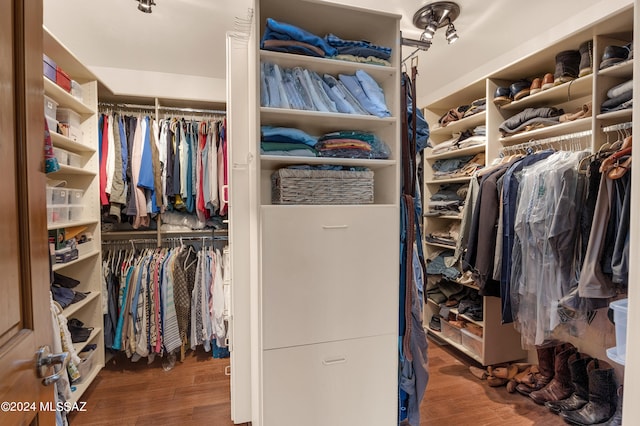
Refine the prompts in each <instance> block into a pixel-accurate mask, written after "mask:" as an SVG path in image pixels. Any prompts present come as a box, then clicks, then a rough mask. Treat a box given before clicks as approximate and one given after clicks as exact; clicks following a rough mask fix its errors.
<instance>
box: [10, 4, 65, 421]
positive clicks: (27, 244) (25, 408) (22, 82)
mask: <svg viewBox="0 0 640 426" xmlns="http://www.w3.org/2000/svg"><path fill="white" fill-rule="evenodd" d="M0 33H1V35H0V235H1V236H2V242H1V243H0V403H2V404H1V406H0V424H2V425H13V424H31V423H33V424H44V425H49V424H54V423H55V417H54V416H55V413H54V412H53V411H51V410H50V409H49V410H46V409H45V410H40V409H41V407H43V406H42V405H41V402H43V403H46V402H52V401H53V386H49V387H45V386H44V385H43V384H42V379H40V378H38V376H37V372H36V351H37V350H38V348H39V347H40V346H41V345H49V346H51V342H52V326H51V313H50V309H49V264H48V254H47V225H46V206H45V201H44V200H45V175H44V172H43V164H44V162H43V140H44V137H43V135H44V123H43V120H44V114H43V97H42V94H43V83H42V0H0ZM7 403H8V404H7ZM44 407H46V405H44Z"/></svg>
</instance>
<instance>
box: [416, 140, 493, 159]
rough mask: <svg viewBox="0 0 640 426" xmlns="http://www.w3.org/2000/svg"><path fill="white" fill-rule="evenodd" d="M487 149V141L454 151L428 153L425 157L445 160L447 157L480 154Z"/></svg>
mask: <svg viewBox="0 0 640 426" xmlns="http://www.w3.org/2000/svg"><path fill="white" fill-rule="evenodd" d="M485 149H486V143H484V144H482V145H476V146H469V147H467V148H461V149H454V150H452V151H447V152H443V153H441V154H435V155H429V154H427V155H425V156H424V158H425V159H427V160H445V159H447V158H457V157H463V156H465V155H473V154H478V153H481V152H484V150H485Z"/></svg>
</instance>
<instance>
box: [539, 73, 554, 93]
mask: <svg viewBox="0 0 640 426" xmlns="http://www.w3.org/2000/svg"><path fill="white" fill-rule="evenodd" d="M554 83H555V82H554V80H553V74H551V73H550V72H548V73H546V74H545V75H544V77H542V87H541V89H542V90H547V89H551V88H552V87H553V86H554Z"/></svg>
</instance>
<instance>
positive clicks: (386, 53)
mask: <svg viewBox="0 0 640 426" xmlns="http://www.w3.org/2000/svg"><path fill="white" fill-rule="evenodd" d="M324 39H325V40H326V41H327V43H329V44H330V45H331V46H333V47H337V48H338V52H340V54H344V53H343V51H342V50H341V48H352V47H359V48H363V49H367V50H370V51H371V52H372V53H370V54H367V55H356V54H354V53H346V54H350V55H354V56H364V57H367V56H375V57H376V58H380V59H384V60H389V58H390V57H391V51H392V50H391V48H390V47H384V46H376V45H375V44H371V43H370V42H368V41H365V40H343V39H341V38H340V37H338V36H336V35H334V34H327V35H326V36H325V37H324Z"/></svg>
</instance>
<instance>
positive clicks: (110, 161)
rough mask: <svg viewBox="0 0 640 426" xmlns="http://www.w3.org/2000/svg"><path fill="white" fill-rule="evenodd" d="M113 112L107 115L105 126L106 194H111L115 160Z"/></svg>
mask: <svg viewBox="0 0 640 426" xmlns="http://www.w3.org/2000/svg"><path fill="white" fill-rule="evenodd" d="M113 123H114V119H113V114H111V115H110V116H109V120H108V127H107V143H108V144H109V149H108V152H107V164H106V166H107V182H106V186H105V192H106V193H107V194H111V189H112V188H113V174H114V173H115V167H116V166H115V160H116V151H115V139H114V137H113Z"/></svg>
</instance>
